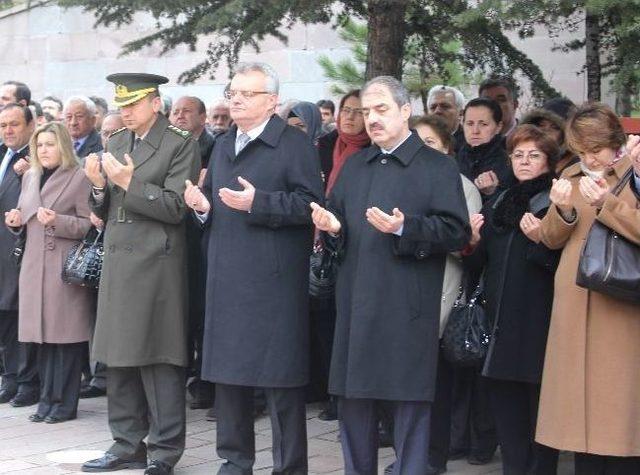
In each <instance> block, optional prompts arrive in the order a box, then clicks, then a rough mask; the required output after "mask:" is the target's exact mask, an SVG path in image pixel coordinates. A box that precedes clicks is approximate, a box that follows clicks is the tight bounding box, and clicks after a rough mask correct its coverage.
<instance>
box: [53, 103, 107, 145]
mask: <svg viewBox="0 0 640 475" xmlns="http://www.w3.org/2000/svg"><path fill="white" fill-rule="evenodd" d="M96 113H97V108H96V105H95V104H94V102H93V101H92V100H91V99H89V98H88V97H85V96H73V97H70V98H69V99H67V101H66V102H65V104H64V112H63V117H64V123H65V126H66V127H67V130H68V131H69V135H71V140H72V141H73V149H74V150H75V152H76V155H77V156H78V158H85V157H86V156H87V155H89V154H90V153H97V152H101V151H102V150H103V147H102V140H101V138H100V134H99V133H98V131H97V130H96Z"/></svg>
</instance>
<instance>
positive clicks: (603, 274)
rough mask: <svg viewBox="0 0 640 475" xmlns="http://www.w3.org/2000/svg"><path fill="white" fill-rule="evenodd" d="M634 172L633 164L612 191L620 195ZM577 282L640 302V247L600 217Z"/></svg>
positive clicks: (586, 246)
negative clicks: (603, 221) (604, 222)
mask: <svg viewBox="0 0 640 475" xmlns="http://www.w3.org/2000/svg"><path fill="white" fill-rule="evenodd" d="M632 174H633V167H631V168H629V170H627V172H626V173H625V174H624V175H623V176H622V178H621V179H620V181H619V182H618V184H617V185H616V186H615V187H614V188H613V190H611V193H613V194H614V195H616V196H617V195H618V194H619V193H620V191H622V188H624V186H625V185H626V184H627V182H628V181H629V180H630V179H631V176H632ZM576 284H577V285H579V286H580V287H584V288H585V289H589V290H593V291H595V292H600V293H602V294H605V295H609V296H610V297H614V298H616V299H620V300H625V301H627V302H633V303H640V247H639V246H638V245H637V244H635V243H632V242H631V241H629V240H628V239H626V238H625V237H624V236H621V235H620V234H618V233H617V232H615V231H614V230H613V229H610V228H608V227H607V226H605V225H604V224H602V223H601V222H600V221H598V220H597V219H596V220H595V221H594V222H593V224H592V225H591V229H590V230H589V234H587V239H586V240H585V242H584V245H583V246H582V251H581V252H580V261H579V263H578V275H577V277H576Z"/></svg>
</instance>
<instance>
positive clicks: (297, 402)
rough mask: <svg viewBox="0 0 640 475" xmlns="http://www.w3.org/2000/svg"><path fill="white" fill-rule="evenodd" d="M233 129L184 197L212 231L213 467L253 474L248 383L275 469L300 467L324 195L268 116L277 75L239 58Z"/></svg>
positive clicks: (291, 139) (280, 125)
mask: <svg viewBox="0 0 640 475" xmlns="http://www.w3.org/2000/svg"><path fill="white" fill-rule="evenodd" d="M227 95H228V98H229V101H230V112H231V117H232V119H233V121H234V123H235V125H234V126H233V127H232V128H231V129H230V130H229V132H227V134H225V135H224V136H222V137H221V138H219V139H218V141H217V142H216V145H215V147H214V148H213V156H212V158H211V164H210V166H209V172H208V173H207V177H206V178H205V183H204V190H203V191H204V193H202V192H201V191H200V190H199V189H198V188H197V187H196V186H193V185H191V186H188V187H187V190H186V191H185V202H186V203H187V205H188V206H190V207H192V208H193V209H194V210H196V211H197V212H198V213H200V214H201V219H203V220H205V217H206V221H205V223H206V225H207V226H209V227H210V237H209V240H208V246H207V262H208V275H207V302H206V315H205V333H204V359H203V364H202V378H203V379H207V380H210V381H214V382H215V383H216V413H217V417H218V424H217V440H216V444H217V449H218V455H219V456H220V457H221V458H223V459H226V460H227V461H226V463H224V464H223V466H222V467H221V468H220V471H219V472H218V473H221V474H251V473H252V466H253V463H254V460H255V449H254V432H253V390H254V388H256V387H258V388H263V389H264V392H265V395H266V400H267V408H268V410H269V414H270V416H271V422H272V427H273V463H274V468H273V473H287V474H306V473H307V471H308V469H307V441H306V417H305V406H304V403H305V391H304V386H305V385H306V384H307V382H308V379H309V378H308V376H309V375H308V367H309V355H308V353H309V324H308V319H309V314H308V301H309V294H308V292H309V289H308V287H309V256H310V254H311V247H312V241H313V226H312V223H311V210H310V208H309V204H310V203H311V202H312V201H316V200H322V195H323V192H322V179H321V175H320V167H319V165H318V157H317V152H316V150H315V148H314V146H313V144H312V143H311V141H310V140H309V138H308V136H307V135H305V134H304V133H302V132H301V131H299V130H296V129H294V128H293V127H290V126H288V125H287V124H286V122H284V121H283V120H282V119H281V118H279V117H278V116H276V115H274V109H275V107H276V104H277V102H278V79H277V76H276V74H275V72H274V71H273V69H272V68H271V67H270V66H268V65H266V64H262V63H246V64H241V65H239V66H238V68H237V69H236V74H235V76H234V77H233V80H232V81H231V87H230V89H229V90H228V91H227Z"/></svg>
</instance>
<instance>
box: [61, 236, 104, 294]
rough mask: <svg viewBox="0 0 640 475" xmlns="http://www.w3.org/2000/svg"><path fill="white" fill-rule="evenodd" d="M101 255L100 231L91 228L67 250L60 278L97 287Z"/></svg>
mask: <svg viewBox="0 0 640 475" xmlns="http://www.w3.org/2000/svg"><path fill="white" fill-rule="evenodd" d="M103 256H104V248H103V242H102V231H100V230H98V229H96V228H91V229H90V230H89V232H87V234H86V236H85V237H84V239H83V240H82V241H81V242H79V243H78V244H76V245H74V246H73V247H72V248H71V249H70V250H69V254H68V255H67V259H66V260H65V262H64V264H63V267H62V280H63V281H64V282H65V283H67V284H74V285H80V286H82V287H89V288H91V289H97V288H98V286H99V285H100V274H101V273H102V258H103Z"/></svg>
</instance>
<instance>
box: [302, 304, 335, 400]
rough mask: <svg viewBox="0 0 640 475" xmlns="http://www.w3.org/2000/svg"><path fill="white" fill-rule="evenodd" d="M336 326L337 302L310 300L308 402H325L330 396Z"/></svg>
mask: <svg viewBox="0 0 640 475" xmlns="http://www.w3.org/2000/svg"><path fill="white" fill-rule="evenodd" d="M335 325H336V301H335V298H333V297H331V298H328V299H318V298H315V297H311V298H310V299H309V332H310V333H309V343H310V359H309V365H310V367H309V374H310V377H311V379H310V381H309V387H308V394H307V401H308V402H316V401H325V400H327V399H328V397H329V395H328V393H327V388H328V386H329V367H330V366H331V351H332V349H333V333H334V329H335Z"/></svg>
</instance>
